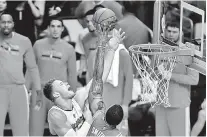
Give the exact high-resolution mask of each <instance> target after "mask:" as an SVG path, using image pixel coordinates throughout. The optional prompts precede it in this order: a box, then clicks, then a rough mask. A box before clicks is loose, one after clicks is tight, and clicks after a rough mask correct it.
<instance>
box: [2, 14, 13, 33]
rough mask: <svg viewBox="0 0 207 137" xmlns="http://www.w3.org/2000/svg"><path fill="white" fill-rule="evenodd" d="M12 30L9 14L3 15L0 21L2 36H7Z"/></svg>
mask: <svg viewBox="0 0 207 137" xmlns="http://www.w3.org/2000/svg"><path fill="white" fill-rule="evenodd" d="M13 28H14V22H13V18H12V16H11V15H9V14H4V15H2V16H1V19H0V29H1V32H2V33H3V34H4V35H9V34H10V33H11V32H12V31H13Z"/></svg>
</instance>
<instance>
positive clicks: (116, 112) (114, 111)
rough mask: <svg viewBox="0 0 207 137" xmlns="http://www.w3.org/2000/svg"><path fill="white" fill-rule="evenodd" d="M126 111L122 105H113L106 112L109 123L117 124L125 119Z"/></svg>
mask: <svg viewBox="0 0 207 137" xmlns="http://www.w3.org/2000/svg"><path fill="white" fill-rule="evenodd" d="M123 116H124V112H123V109H122V107H121V106H120V105H113V106H112V107H110V108H109V109H108V110H107V112H106V117H105V120H106V122H107V123H108V124H109V125H112V126H117V125H118V124H119V123H120V122H121V121H122V119H123Z"/></svg>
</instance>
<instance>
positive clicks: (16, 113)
mask: <svg viewBox="0 0 207 137" xmlns="http://www.w3.org/2000/svg"><path fill="white" fill-rule="evenodd" d="M13 28H14V21H13V18H12V16H11V15H10V14H8V13H4V14H2V15H1V17H0V31H1V32H0V42H1V47H0V56H1V57H0V62H1V63H0V65H1V66H0V69H1V71H0V77H1V79H0V85H1V86H0V87H1V88H0V92H1V96H0V110H1V112H0V136H3V132H4V124H5V117H6V114H7V112H9V117H10V123H11V127H12V132H13V135H14V136H29V121H28V119H29V102H28V93H27V90H26V88H25V85H24V84H25V78H24V75H23V72H22V69H23V60H25V62H26V66H27V68H28V71H29V72H30V74H31V83H32V85H33V88H34V90H33V91H34V92H35V94H36V95H38V96H35V98H36V99H37V100H33V102H36V101H38V106H39V107H41V103H42V95H43V94H42V92H41V87H40V75H39V71H38V68H37V64H36V62H35V56H34V52H33V50H32V44H31V42H30V40H29V39H28V38H27V37H25V36H22V35H20V34H18V33H16V32H14V31H13V30H14V29H13ZM32 105H34V106H36V105H37V104H35V103H34V104H32Z"/></svg>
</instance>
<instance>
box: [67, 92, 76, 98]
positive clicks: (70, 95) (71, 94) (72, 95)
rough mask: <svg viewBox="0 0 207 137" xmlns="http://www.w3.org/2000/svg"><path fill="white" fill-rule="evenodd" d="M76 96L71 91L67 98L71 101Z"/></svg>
mask: <svg viewBox="0 0 207 137" xmlns="http://www.w3.org/2000/svg"><path fill="white" fill-rule="evenodd" d="M75 95H76V94H75V93H74V92H73V91H69V93H68V98H69V99H72V98H73V97H74V96H75Z"/></svg>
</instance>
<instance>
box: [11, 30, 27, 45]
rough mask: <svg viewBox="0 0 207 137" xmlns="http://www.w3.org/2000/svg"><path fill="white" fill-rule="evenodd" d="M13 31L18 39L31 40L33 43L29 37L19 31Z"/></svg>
mask: <svg viewBox="0 0 207 137" xmlns="http://www.w3.org/2000/svg"><path fill="white" fill-rule="evenodd" d="M13 33H14V36H15V37H16V38H17V39H18V40H21V41H26V42H30V43H31V41H30V39H29V38H28V37H26V36H23V35H21V34H19V33H17V32H13Z"/></svg>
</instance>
